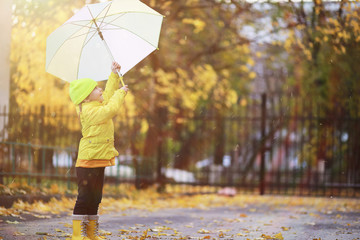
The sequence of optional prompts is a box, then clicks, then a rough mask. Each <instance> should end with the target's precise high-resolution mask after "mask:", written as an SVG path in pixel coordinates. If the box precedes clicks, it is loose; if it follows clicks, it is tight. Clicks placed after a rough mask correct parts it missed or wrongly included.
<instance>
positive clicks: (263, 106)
mask: <svg viewBox="0 0 360 240" xmlns="http://www.w3.org/2000/svg"><path fill="white" fill-rule="evenodd" d="M265 121H266V94H265V93H263V94H262V95H261V166H260V195H264V193H265V133H266V132H265V131H266V126H265Z"/></svg>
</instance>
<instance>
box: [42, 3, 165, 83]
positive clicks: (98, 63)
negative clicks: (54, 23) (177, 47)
mask: <svg viewBox="0 0 360 240" xmlns="http://www.w3.org/2000/svg"><path fill="white" fill-rule="evenodd" d="M162 20H163V15H161V14H159V13H158V12H156V11H155V10H153V9H152V8H150V7H148V6H147V5H145V4H144V3H142V2H140V1H139V0H113V1H111V2H104V3H98V4H90V5H86V6H85V7H83V8H82V9H80V10H79V11H78V12H77V13H76V14H75V15H74V16H72V17H71V18H70V19H69V20H68V21H66V22H65V23H64V24H63V25H61V26H60V27H59V28H57V29H56V30H55V31H54V32H53V33H51V34H50V36H49V37H48V38H47V42H46V71H47V72H49V73H51V74H53V75H55V76H57V77H59V78H61V79H63V80H65V81H68V82H71V81H73V80H76V79H79V78H92V79H94V80H95V81H102V80H106V79H107V78H108V76H109V73H110V71H111V68H110V66H111V62H112V61H116V62H118V63H119V64H120V65H121V70H120V74H122V75H123V74H125V73H126V72H128V71H129V70H130V69H131V68H132V67H134V66H135V65H136V64H137V63H138V62H140V61H141V60H142V59H144V58H145V57H146V56H147V55H149V54H150V53H151V52H153V51H154V50H155V49H157V48H158V42H159V36H160V29H161V24H162Z"/></svg>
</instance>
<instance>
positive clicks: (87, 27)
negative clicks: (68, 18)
mask: <svg viewBox="0 0 360 240" xmlns="http://www.w3.org/2000/svg"><path fill="white" fill-rule="evenodd" d="M86 22H87V23H88V21H86ZM70 24H72V25H75V26H80V27H86V28H89V29H91V28H92V29H95V30H96V28H94V27H88V26H87V24H86V25H81V24H77V23H70Z"/></svg>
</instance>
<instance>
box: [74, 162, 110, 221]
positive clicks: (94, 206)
mask: <svg viewBox="0 0 360 240" xmlns="http://www.w3.org/2000/svg"><path fill="white" fill-rule="evenodd" d="M104 171H105V168H104V167H102V168H82V167H77V168H76V175H77V183H78V196H77V199H76V203H75V207H74V212H73V214H74V215H97V212H98V208H99V204H100V203H101V199H102V191H103V186H104Z"/></svg>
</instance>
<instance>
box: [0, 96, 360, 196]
mask: <svg viewBox="0 0 360 240" xmlns="http://www.w3.org/2000/svg"><path fill="white" fill-rule="evenodd" d="M326 106H329V105H326ZM339 106H340V105H339ZM344 106H345V107H344ZM359 112H360V111H359V102H358V101H355V100H353V99H349V101H348V102H347V103H346V104H341V107H337V106H336V105H335V104H334V105H333V106H331V107H323V106H322V104H321V102H317V101H315V100H312V99H303V98H299V97H294V96H291V95H280V94H276V95H265V94H263V95H259V96H258V95H253V97H250V98H249V97H248V98H244V99H239V101H238V105H237V106H236V107H234V108H232V109H231V110H229V111H228V112H227V113H226V114H224V113H223V112H221V113H220V112H217V111H216V109H211V110H207V111H205V110H202V111H201V112H199V113H194V114H193V115H192V116H182V115H179V114H174V115H171V114H168V115H167V117H166V122H165V123H164V124H162V125H160V126H156V127H157V129H156V131H157V132H158V135H157V136H158V140H157V141H156V142H155V143H154V142H153V143H152V144H153V146H155V147H156V149H157V151H156V154H153V155H150V156H149V155H146V154H144V153H143V152H144V151H142V149H144V148H145V147H146V144H148V142H147V141H148V138H147V136H148V134H149V131H153V129H151V126H150V125H151V122H152V119H149V117H139V116H136V117H125V116H121V117H119V118H116V119H114V123H115V129H116V133H115V139H117V140H116V141H115V145H116V148H117V149H118V150H119V152H120V156H119V157H117V158H116V166H114V167H108V168H106V175H107V180H108V181H110V182H114V183H123V182H128V183H133V184H135V185H136V186H137V187H139V188H140V187H146V186H148V185H150V184H153V183H157V184H159V185H160V186H164V185H169V184H171V185H174V184H175V185H192V186H216V187H219V188H221V187H236V188H237V189H238V190H239V191H248V192H255V193H260V194H268V193H272V194H295V195H333V196H359V195H360V113H359ZM118 129H121V131H119V130H118ZM124 129H125V130H124ZM0 130H1V132H0V181H1V182H3V183H5V184H6V183H8V182H9V181H13V180H14V179H16V178H21V179H27V181H28V183H29V184H32V183H33V182H35V183H39V182H41V181H44V179H52V180H56V181H64V182H67V183H68V184H69V185H70V183H71V182H72V181H73V180H74V178H75V169H74V162H75V160H76V154H77V153H76V151H77V144H78V142H79V139H80V137H81V133H80V125H79V122H78V118H77V116H76V115H75V109H71V108H70V109H68V110H66V108H65V107H64V108H59V109H50V108H49V109H47V108H45V107H39V108H34V109H30V110H29V109H28V110H24V109H16V110H13V109H11V111H9V110H8V109H6V108H3V110H1V111H0Z"/></svg>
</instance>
